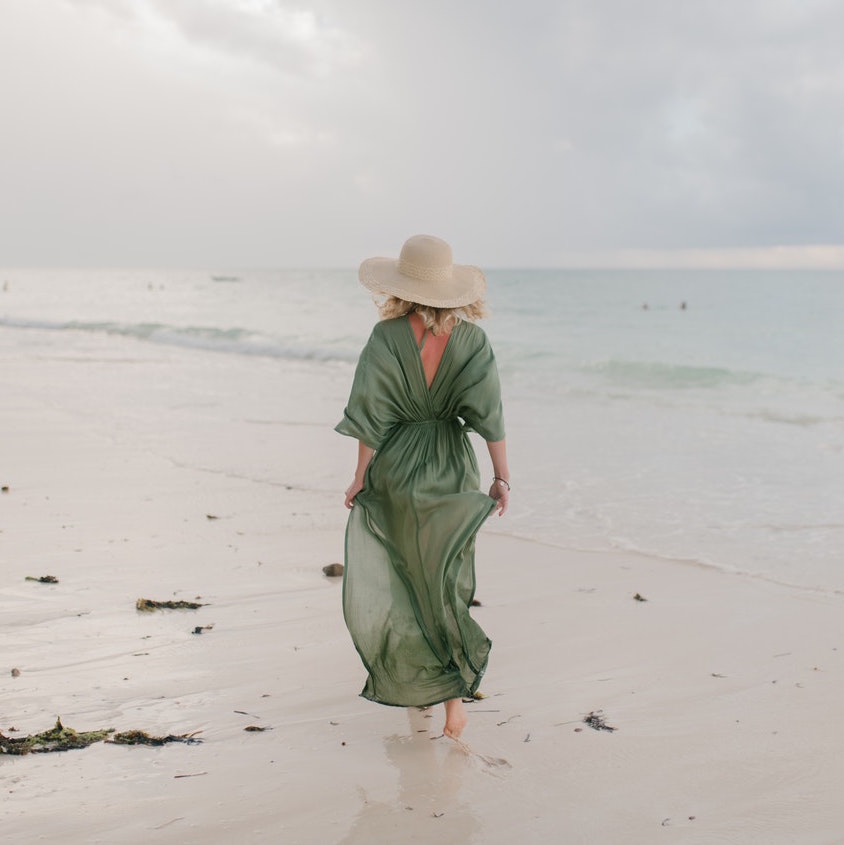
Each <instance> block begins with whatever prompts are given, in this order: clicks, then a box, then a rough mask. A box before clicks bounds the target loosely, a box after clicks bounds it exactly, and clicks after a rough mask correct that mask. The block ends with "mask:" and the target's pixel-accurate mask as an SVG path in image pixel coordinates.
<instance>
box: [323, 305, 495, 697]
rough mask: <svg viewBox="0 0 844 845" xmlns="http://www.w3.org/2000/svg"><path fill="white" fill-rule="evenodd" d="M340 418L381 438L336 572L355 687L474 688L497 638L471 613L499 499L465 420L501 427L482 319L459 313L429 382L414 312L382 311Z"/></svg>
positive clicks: (414, 693) (423, 693) (376, 690)
mask: <svg viewBox="0 0 844 845" xmlns="http://www.w3.org/2000/svg"><path fill="white" fill-rule="evenodd" d="M423 343H424V340H423ZM336 430H337V431H339V432H340V433H341V434H347V435H349V436H350V437H354V438H356V439H358V440H360V441H362V442H363V443H365V444H366V445H367V446H370V447H372V448H373V449H375V455H374V456H373V458H372V460H371V462H370V464H369V467H368V468H367V471H366V477H365V481H364V488H363V490H361V491H360V493H358V495H357V497H356V498H355V506H354V507H353V508H352V510H351V511H350V514H349V521H348V526H347V529H346V566H345V570H344V580H343V613H344V616H345V619H346V625H347V626H348V628H349V632H350V633H351V635H352V640H353V642H354V644H355V647H356V648H357V650H358V653H359V654H360V656H361V659H362V660H363V663H364V666H365V667H366V669H367V671H368V673H369V676H368V678H367V681H366V686H365V687H364V689H363V692H362V693H361V695H363V696H364V697H365V698H368V699H371V700H372V701H377V702H380V703H381V704H391V705H396V706H403V707H410V706H419V707H421V706H425V705H429V704H436V703H439V702H441V701H446V700H447V699H450V698H459V697H461V696H467V695H471V694H472V693H474V692H475V690H476V689H477V688H478V685H479V683H480V680H481V677H482V675H483V673H484V670H485V669H486V664H487V658H488V655H489V650H490V645H491V643H490V641H489V639H488V638H487V636H486V634H485V633H484V632H483V630H482V629H481V627H480V625H478V623H477V622H475V620H474V619H472V617H471V616H470V614H469V605H470V604H471V601H472V598H473V596H474V592H475V535H476V534H477V532H478V529H479V528H480V527H481V525H482V524H483V522H484V520H486V518H487V517H488V516H489V515H490V514H491V513H492V511H493V509H494V507H495V503H494V502H493V500H492V499H491V498H490V497H489V496H488V495H486V494H485V493H482V492H480V490H479V489H478V488H479V484H480V475H479V473H478V464H477V460H476V458H475V452H474V449H473V448H472V445H471V443H470V442H469V439H468V437H467V436H466V432H467V431H468V430H474V431H477V432H478V433H479V434H480V435H481V437H483V438H484V439H485V440H489V441H497V440H503V439H504V423H503V416H502V411H501V395H500V389H499V382H498V371H497V369H496V366H495V357H494V356H493V353H492V348H491V347H490V345H489V341H488V340H487V337H486V335H485V334H484V332H483V330H482V329H480V328H479V327H478V326H476V325H474V324H473V323H468V322H461V323H458V325H457V326H455V328H454V329H453V331H452V333H451V337H450V338H449V340H448V343H447V344H446V347H445V350H444V352H443V356H442V359H441V361H440V364H439V368H438V370H437V373H436V376H435V377H434V381H433V383H432V384H431V387H430V388H429V387H428V386H427V383H426V380H425V372H424V369H423V366H422V359H421V357H420V354H419V348H418V347H417V345H416V338H415V336H414V334H413V328H412V326H411V324H410V321H409V320H408V318H407V317H399V318H397V319H394V320H385V321H382V322H380V323H377V324H376V326H375V328H374V329H373V331H372V335H371V336H370V338H369V341H368V342H367V344H366V346H365V348H364V350H363V352H362V353H361V356H360V360H359V361H358V365H357V370H356V372H355V378H354V383H353V386H352V391H351V395H350V397H349V402H348V405H347V407H346V410H345V413H344V416H343V420H342V421H341V422H340V423H339V424H338V425H337V427H336Z"/></svg>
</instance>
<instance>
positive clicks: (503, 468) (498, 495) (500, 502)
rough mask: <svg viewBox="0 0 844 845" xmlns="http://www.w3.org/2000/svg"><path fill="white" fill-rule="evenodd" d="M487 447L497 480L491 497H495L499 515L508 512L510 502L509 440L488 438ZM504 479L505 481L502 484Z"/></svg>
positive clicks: (493, 483)
mask: <svg viewBox="0 0 844 845" xmlns="http://www.w3.org/2000/svg"><path fill="white" fill-rule="evenodd" d="M486 447H487V449H489V457H490V458H491V460H492V474H493V476H494V478H495V480H494V481H493V482H492V486H491V487H490V488H489V495H490V498H492V499H495V502H496V508H495V509H496V510H497V511H498V515H499V516H504V514H505V513H506V512H507V505H508V504H509V502H510V469H509V467H508V466H507V441H506V440H496V441H492V442H490V441H489V440H487V442H486ZM502 481H503V482H504V483H503V484H502Z"/></svg>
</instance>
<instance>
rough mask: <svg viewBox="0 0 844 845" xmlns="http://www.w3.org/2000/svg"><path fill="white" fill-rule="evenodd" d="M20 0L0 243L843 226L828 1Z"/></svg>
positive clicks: (159, 246) (197, 251) (583, 247)
mask: <svg viewBox="0 0 844 845" xmlns="http://www.w3.org/2000/svg"><path fill="white" fill-rule="evenodd" d="M40 5H41V4H22V3H17V4H12V5H11V6H6V7H5V8H4V9H3V10H2V11H0V103H2V104H3V107H4V111H5V114H6V117H7V121H6V123H7V125H8V126H12V127H14V128H13V130H12V131H11V132H8V131H7V132H6V133H4V135H3V136H2V137H0V154H2V155H0V175H2V177H3V180H4V184H5V185H7V186H8V189H7V190H6V191H5V192H4V194H3V196H2V197H0V226H2V230H3V232H4V233H5V235H3V234H0V255H4V256H5V258H2V259H0V262H2V263H16V262H17V263H45V262H48V263H49V262H54V263H149V264H159V263H178V264H207V263H217V264H220V263H225V264H240V265H255V264H265V265H266V264H275V265H287V264H323V265H327V264H334V265H336V264H354V263H355V261H356V260H357V258H358V257H359V255H360V254H362V253H364V252H370V251H372V250H378V249H390V248H391V249H395V248H396V245H398V244H400V243H401V241H402V240H403V239H404V238H405V237H406V236H407V234H409V233H410V232H412V231H423V230H428V231H433V232H435V233H440V234H443V235H444V236H446V237H449V238H450V239H451V240H452V241H453V242H454V243H455V244H460V245H461V249H460V252H461V253H462V254H465V257H466V258H470V257H471V259H472V260H473V261H474V260H477V261H482V262H485V263H488V264H522V263H533V264H543V263H544V264H552V263H557V262H561V261H566V260H567V257H569V256H571V255H573V254H574V253H582V252H590V251H591V252H593V253H603V252H606V251H612V250H636V249H638V250H650V251H653V250H676V249H686V250H691V249H695V250H699V249H707V248H713V249H715V248H760V247H768V246H776V245H796V246H799V245H810V244H823V243H838V242H839V241H840V232H841V231H842V228H844V208H842V204H841V203H840V201H839V199H838V198H839V197H840V196H841V195H842V190H844V184H842V182H844V168H842V157H843V156H844V58H842V55H841V51H840V49H839V47H838V44H837V33H840V32H841V31H842V28H844V7H841V6H840V5H839V4H837V3H835V2H832V0H828V1H827V2H824V1H823V0H766V2H762V0H742V2H738V3H734V4H729V5H728V4H722V3H706V4H691V3H677V2H675V1H674V0H644V2H642V3H637V4H631V3H626V2H622V0H593V1H592V2H586V0H563V2H558V0H531V2H525V3H516V2H505V3H496V4H490V3H483V2H480V0H466V2H462V3H459V4H458V3H450V2H446V0H429V2H426V3H424V4H423V3H421V2H408V3H402V4H398V3H389V2H387V0H358V2H355V3H343V2H340V0H312V2H308V3H303V4H300V5H299V6H295V7H294V6H293V5H292V4H288V3H285V2H275V1H274V0H132V2H129V0H65V2H62V3H59V4H56V5H55V7H54V12H53V13H52V14H50V15H48V14H47V13H46V12H45V11H44V10H43V9H40V10H39V9H38V6H40ZM56 8H57V9H59V10H60V11H59V12H58V13H56V12H55V9H56ZM57 33H60V35H61V37H59V34H57ZM139 232H143V237H142V238H139V237H138V233H139ZM696 254H697V253H696ZM748 254H750V253H748ZM752 254H754V255H755V254H756V253H752Z"/></svg>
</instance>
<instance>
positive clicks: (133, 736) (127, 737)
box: [106, 731, 202, 745]
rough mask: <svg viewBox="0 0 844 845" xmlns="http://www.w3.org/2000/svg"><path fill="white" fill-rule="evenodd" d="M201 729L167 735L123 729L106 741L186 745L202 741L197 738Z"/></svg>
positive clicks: (127, 743) (132, 743) (118, 743)
mask: <svg viewBox="0 0 844 845" xmlns="http://www.w3.org/2000/svg"><path fill="white" fill-rule="evenodd" d="M198 733H199V731H194V732H193V733H189V734H167V735H166V736H151V735H150V734H148V733H147V732H146V731H123V732H122V733H116V734H115V735H114V736H113V737H112V738H111V739H107V740H106V742H110V743H113V744H114V745H167V743H169V742H184V743H185V744H186V745H197V744H198V743H200V742H202V740H201V739H197V736H196V735H197V734H198Z"/></svg>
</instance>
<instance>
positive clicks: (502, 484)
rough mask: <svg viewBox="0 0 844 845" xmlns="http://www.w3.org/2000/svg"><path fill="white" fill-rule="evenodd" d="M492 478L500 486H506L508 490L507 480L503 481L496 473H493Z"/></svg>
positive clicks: (508, 483)
mask: <svg viewBox="0 0 844 845" xmlns="http://www.w3.org/2000/svg"><path fill="white" fill-rule="evenodd" d="M492 480H493V481H497V482H498V483H499V484H500V485H501V486H502V487H506V488H507V490H508V491H509V490H510V482H509V481H505V480H504V479H503V478H499V477H498V476H497V475H493V477H492Z"/></svg>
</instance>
